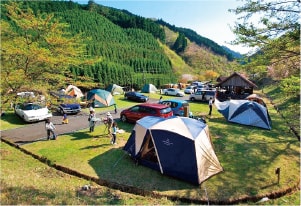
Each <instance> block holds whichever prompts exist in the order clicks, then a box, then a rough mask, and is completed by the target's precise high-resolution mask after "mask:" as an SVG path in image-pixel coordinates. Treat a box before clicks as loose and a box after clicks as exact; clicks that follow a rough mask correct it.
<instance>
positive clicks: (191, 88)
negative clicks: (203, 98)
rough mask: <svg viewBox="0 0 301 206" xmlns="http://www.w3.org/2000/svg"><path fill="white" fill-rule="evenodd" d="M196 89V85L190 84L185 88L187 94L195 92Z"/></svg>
mask: <svg viewBox="0 0 301 206" xmlns="http://www.w3.org/2000/svg"><path fill="white" fill-rule="evenodd" d="M195 90H196V86H188V87H186V89H184V93H185V94H193V93H194V91H195Z"/></svg>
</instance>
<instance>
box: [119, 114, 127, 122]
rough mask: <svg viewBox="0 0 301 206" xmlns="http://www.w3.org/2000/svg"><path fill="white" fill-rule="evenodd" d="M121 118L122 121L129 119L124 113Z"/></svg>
mask: <svg viewBox="0 0 301 206" xmlns="http://www.w3.org/2000/svg"><path fill="white" fill-rule="evenodd" d="M120 120H121V121H122V122H126V121H127V118H126V116H125V115H124V114H123V115H122V116H121V118H120Z"/></svg>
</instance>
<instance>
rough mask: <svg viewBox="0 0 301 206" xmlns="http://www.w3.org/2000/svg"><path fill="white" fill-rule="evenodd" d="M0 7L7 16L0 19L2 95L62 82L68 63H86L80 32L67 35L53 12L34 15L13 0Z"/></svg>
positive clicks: (78, 64) (38, 88)
mask: <svg viewBox="0 0 301 206" xmlns="http://www.w3.org/2000/svg"><path fill="white" fill-rule="evenodd" d="M3 10H4V11H5V12H6V17H7V19H8V20H4V19H2V20H1V38H2V44H1V64H2V65H1V66H2V69H1V94H2V95H1V96H2V97H8V96H9V95H8V94H12V95H16V93H17V92H19V91H22V90H28V89H31V90H36V91H40V92H41V90H45V89H47V87H48V86H50V85H56V86H59V85H62V83H64V80H65V77H64V75H65V74H66V73H68V71H69V70H68V68H69V66H70V65H74V66H80V65H82V64H86V63H88V61H87V58H86V57H85V51H86V50H85V46H86V45H85V44H83V43H82V39H83V36H82V35H81V34H78V35H70V33H68V32H67V31H66V28H67V27H68V25H67V24H65V23H60V22H58V21H57V20H56V19H55V18H54V16H53V14H45V13H37V14H36V15H35V14H34V12H33V11H32V9H30V8H26V9H25V8H23V7H22V6H21V4H19V3H16V2H10V3H8V4H4V5H3ZM90 60H91V59H90ZM94 61H95V60H91V62H90V63H93V62H94ZM3 94H6V95H5V96H3ZM2 101H5V99H3V98H2Z"/></svg>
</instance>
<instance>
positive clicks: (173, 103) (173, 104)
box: [170, 102, 178, 108]
mask: <svg viewBox="0 0 301 206" xmlns="http://www.w3.org/2000/svg"><path fill="white" fill-rule="evenodd" d="M177 106H178V103H176V102H171V104H170V107H171V108H176V107H177Z"/></svg>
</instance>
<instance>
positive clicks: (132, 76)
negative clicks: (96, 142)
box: [2, 1, 231, 89]
mask: <svg viewBox="0 0 301 206" xmlns="http://www.w3.org/2000/svg"><path fill="white" fill-rule="evenodd" d="M22 7H23V8H24V9H25V8H27V7H29V8H31V9H32V10H33V11H34V12H36V13H47V14H54V17H55V18H56V19H58V20H59V21H60V22H63V23H66V24H68V25H69V27H68V32H69V33H70V34H71V35H76V34H79V33H81V34H83V36H85V37H86V40H85V41H84V43H85V44H86V54H85V55H86V56H87V57H94V58H98V59H100V61H97V63H95V64H91V65H88V66H87V65H86V66H75V65H70V68H69V71H70V73H69V74H66V76H67V77H69V80H67V81H70V82H69V83H74V82H78V81H81V80H84V81H86V82H93V83H95V84H94V85H97V87H102V88H104V87H106V86H108V85H109V84H112V83H115V84H118V85H122V86H125V87H129V88H130V87H132V88H134V89H140V88H141V87H142V86H143V85H144V84H145V83H152V84H154V85H156V86H157V87H160V86H162V85H164V84H167V83H177V82H179V79H180V77H179V76H177V75H176V72H175V71H174V68H173V66H172V63H171V60H170V59H169V57H168V56H167V55H166V54H165V52H164V48H162V45H164V44H165V38H166V37H165V30H164V27H166V26H168V27H170V28H172V29H174V30H173V31H174V32H175V33H177V32H178V38H177V39H176V41H175V42H174V45H173V46H172V47H170V49H171V50H174V51H175V52H176V53H180V52H183V51H184V50H185V49H186V47H187V39H186V38H187V35H188V34H192V35H190V40H191V41H199V42H198V43H199V45H205V46H206V47H207V48H209V50H211V51H213V52H215V54H216V55H220V56H221V57H222V56H225V57H227V58H228V60H231V55H230V54H228V53H226V52H225V50H223V49H222V47H220V46H218V45H217V44H216V43H214V42H213V41H209V40H208V39H206V38H201V37H198V35H197V34H196V33H192V32H189V31H190V30H185V29H180V28H176V27H172V26H170V25H169V24H167V23H165V22H163V21H162V20H159V21H154V20H151V19H147V18H143V17H140V16H137V15H134V14H131V13H129V12H127V11H124V10H118V9H114V8H109V7H105V6H102V5H98V4H96V3H94V2H93V1H89V2H88V4H87V5H80V4H77V3H74V2H72V1H25V2H23V4H22ZM2 13H5V12H2ZM2 15H3V14H2ZM2 18H4V19H5V18H7V17H6V16H2ZM198 38H199V39H200V38H201V40H205V41H202V42H200V41H201V40H198ZM208 42H209V43H208Z"/></svg>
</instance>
